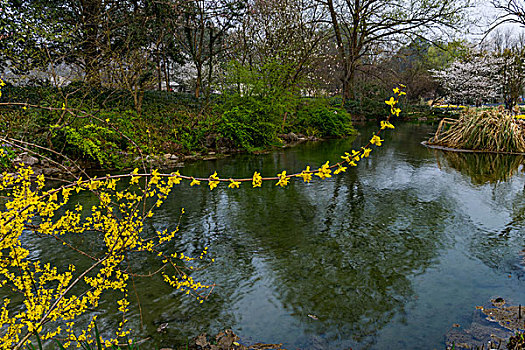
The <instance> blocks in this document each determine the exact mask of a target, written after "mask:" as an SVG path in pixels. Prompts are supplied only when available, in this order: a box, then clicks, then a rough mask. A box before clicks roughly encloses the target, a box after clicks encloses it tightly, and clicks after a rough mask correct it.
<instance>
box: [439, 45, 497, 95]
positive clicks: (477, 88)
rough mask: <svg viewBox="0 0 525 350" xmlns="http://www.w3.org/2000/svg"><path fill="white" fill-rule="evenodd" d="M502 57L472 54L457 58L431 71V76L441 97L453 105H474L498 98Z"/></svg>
mask: <svg viewBox="0 0 525 350" xmlns="http://www.w3.org/2000/svg"><path fill="white" fill-rule="evenodd" d="M502 64H503V60H502V58H498V57H496V56H494V55H491V54H486V53H476V54H473V55H470V56H469V57H468V58H465V59H457V60H455V61H454V62H452V64H451V65H450V66H449V67H447V68H444V69H442V70H432V71H431V73H432V75H433V77H434V78H435V79H436V80H438V81H439V83H440V84H441V86H442V88H443V89H444V90H445V97H446V98H447V99H448V100H449V101H450V102H452V103H456V104H471V103H472V104H476V105H480V104H481V103H482V102H490V101H494V100H495V99H498V98H500V96H501V91H502V88H503V81H502V76H501V74H500V72H501V67H502Z"/></svg>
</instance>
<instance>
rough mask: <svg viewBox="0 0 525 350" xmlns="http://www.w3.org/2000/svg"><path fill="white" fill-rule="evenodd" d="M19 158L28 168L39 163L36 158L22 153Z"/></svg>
mask: <svg viewBox="0 0 525 350" xmlns="http://www.w3.org/2000/svg"><path fill="white" fill-rule="evenodd" d="M20 156H21V158H22V162H23V163H24V164H25V165H29V166H33V165H36V164H38V163H39V161H38V158H36V157H33V156H31V155H30V154H27V153H25V154H24V153H22V154H21V155H20Z"/></svg>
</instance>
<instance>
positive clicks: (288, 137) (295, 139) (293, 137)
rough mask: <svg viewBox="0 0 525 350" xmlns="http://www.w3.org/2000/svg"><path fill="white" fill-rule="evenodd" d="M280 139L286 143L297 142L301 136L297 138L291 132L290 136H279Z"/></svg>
mask: <svg viewBox="0 0 525 350" xmlns="http://www.w3.org/2000/svg"><path fill="white" fill-rule="evenodd" d="M279 137H280V138H281V139H282V140H283V141H285V142H297V141H299V136H297V135H296V134H294V133H293V132H290V133H288V134H281V135H279Z"/></svg>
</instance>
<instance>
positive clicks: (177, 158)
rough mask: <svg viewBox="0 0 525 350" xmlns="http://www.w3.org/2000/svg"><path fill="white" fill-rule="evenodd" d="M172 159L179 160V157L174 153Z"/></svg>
mask: <svg viewBox="0 0 525 350" xmlns="http://www.w3.org/2000/svg"><path fill="white" fill-rule="evenodd" d="M170 160H179V157H177V156H176V155H174V154H172V155H171V157H170Z"/></svg>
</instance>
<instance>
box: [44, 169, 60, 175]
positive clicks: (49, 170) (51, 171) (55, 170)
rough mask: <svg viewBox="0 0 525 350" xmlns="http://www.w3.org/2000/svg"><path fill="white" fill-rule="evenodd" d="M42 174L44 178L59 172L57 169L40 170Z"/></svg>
mask: <svg viewBox="0 0 525 350" xmlns="http://www.w3.org/2000/svg"><path fill="white" fill-rule="evenodd" d="M42 173H43V174H44V175H45V176H51V175H56V174H58V173H60V171H59V170H58V169H57V168H42Z"/></svg>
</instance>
